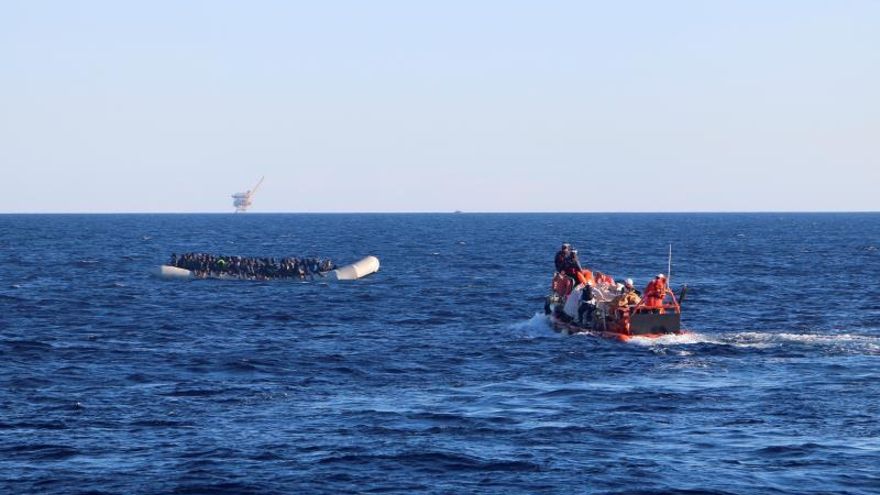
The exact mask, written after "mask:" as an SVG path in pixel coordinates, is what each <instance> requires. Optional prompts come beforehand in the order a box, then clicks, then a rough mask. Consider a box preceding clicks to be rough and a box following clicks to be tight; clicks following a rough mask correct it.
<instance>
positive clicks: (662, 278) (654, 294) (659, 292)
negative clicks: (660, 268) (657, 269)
mask: <svg viewBox="0 0 880 495" xmlns="http://www.w3.org/2000/svg"><path fill="white" fill-rule="evenodd" d="M668 291H669V288H668V287H667V286H666V275H663V274H662V273H660V274H657V276H656V277H654V279H653V280H651V281H650V282H648V285H647V287H645V307H646V308H649V309H653V310H654V312H655V313H656V312H658V311H659V312H660V313H662V312H663V299H664V298H665V297H666V293H667V292H668Z"/></svg>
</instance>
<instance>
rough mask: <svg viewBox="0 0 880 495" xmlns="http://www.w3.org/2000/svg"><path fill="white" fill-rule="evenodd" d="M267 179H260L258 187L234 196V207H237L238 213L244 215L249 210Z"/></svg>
mask: <svg viewBox="0 0 880 495" xmlns="http://www.w3.org/2000/svg"><path fill="white" fill-rule="evenodd" d="M265 178H266V177H265V176H263V177H260V181H259V182H257V185H256V186H254V188H253V189H250V190H248V191H245V192H240V193H235V194H233V195H232V206H234V207H235V212H236V213H244V212H246V211H247V209H248V208H250V206H251V205H252V204H253V203H254V199H253V198H254V194H256V193H257V189H259V188H260V184H262V183H263V179H265Z"/></svg>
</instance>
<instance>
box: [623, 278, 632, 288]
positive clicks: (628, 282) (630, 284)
mask: <svg viewBox="0 0 880 495" xmlns="http://www.w3.org/2000/svg"><path fill="white" fill-rule="evenodd" d="M624 285H626V286H627V287H632V285H633V279H631V278H628V279H626V280H625V281H624Z"/></svg>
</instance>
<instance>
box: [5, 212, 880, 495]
mask: <svg viewBox="0 0 880 495" xmlns="http://www.w3.org/2000/svg"><path fill="white" fill-rule="evenodd" d="M562 241H571V242H573V243H574V244H575V245H576V247H578V248H579V249H580V253H581V257H582V259H583V260H584V261H585V262H586V263H587V264H589V265H591V266H593V267H595V268H597V269H600V270H603V271H606V272H609V273H612V274H613V275H616V276H618V277H622V276H630V277H633V278H635V279H636V282H637V284H639V285H642V286H643V285H644V284H645V283H646V282H647V281H648V277H649V276H651V275H653V274H656V273H657V272H658V271H665V267H666V249H667V243H669V242H672V243H673V244H674V254H675V260H674V267H673V274H672V278H673V286H674V287H678V286H679V284H681V283H685V282H686V283H688V284H689V285H690V287H691V292H690V294H689V295H688V299H687V300H686V301H685V314H684V320H685V326H687V327H688V328H690V329H691V330H692V332H693V333H692V334H690V335H685V336H680V337H668V338H664V339H661V340H659V341H649V340H639V339H634V340H633V341H632V342H630V343H627V344H622V343H618V342H611V341H604V340H598V339H595V338H592V337H588V336H574V337H561V336H558V335H557V334H555V333H554V332H553V331H552V330H551V329H550V328H549V327H548V326H547V324H546V322H545V321H544V319H543V317H542V316H540V315H538V314H537V313H538V312H539V311H540V310H541V306H542V298H543V296H544V294H545V292H546V289H547V286H548V284H549V276H550V272H551V270H552V258H553V254H554V252H555V250H556V248H557V246H558V244H559V243H560V242H562ZM0 248H2V249H0V357H2V365H0V492H2V493H47V494H51V493H85V492H88V493H261V494H264V493H308V492H319V493H343V492H358V493H379V492H392V493H413V492H423V493H617V492H620V493H632V492H640V493H672V492H677V491H678V492H685V491H689V490H690V491H692V492H689V493H699V492H713V493H738V494H740V493H745V494H750V493H756V494H757V493H793V494H794V493H799V494H804V493H851V494H867V493H878V491H880V468H878V466H880V422H878V419H880V289H878V287H880V215H878V214H853V215H846V214H835V215H831V214H828V215H825V214H804V215H792V214H761V215H710V214H705V215H601V214H591V215H587V214H584V215H574V214H564V215H515V214H511V215H476V214H474V215H471V214H461V215H452V214H449V215H255V214H246V215H237V216H234V215H164V216H163V215H120V216H114V215H107V216H100V215H99V216H77V215H59V216H0ZM182 251H211V252H218V253H227V254H240V255H260V256H284V255H292V254H299V255H308V254H317V255H324V256H330V257H332V258H334V259H336V260H337V261H340V262H347V261H353V260H355V259H357V258H359V257H360V256H362V255H366V254H375V255H377V256H379V257H380V259H381V260H382V271H381V272H380V273H378V274H377V275H375V276H373V277H371V278H368V279H366V280H363V281H360V282H357V283H346V284H338V285H329V286H328V285H324V284H320V283H295V282H274V283H273V282H235V281H226V282H224V281H192V282H179V281H177V282H169V281H162V280H158V279H156V278H153V277H151V276H150V275H149V272H150V270H151V269H152V268H154V267H155V266H157V265H158V264H159V263H160V262H162V261H163V260H164V259H165V258H166V257H167V256H168V255H169V254H170V253H171V252H182Z"/></svg>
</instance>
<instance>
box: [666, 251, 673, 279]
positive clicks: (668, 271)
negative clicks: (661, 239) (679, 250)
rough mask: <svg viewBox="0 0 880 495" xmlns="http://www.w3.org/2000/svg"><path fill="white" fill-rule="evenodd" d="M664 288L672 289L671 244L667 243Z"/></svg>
mask: <svg viewBox="0 0 880 495" xmlns="http://www.w3.org/2000/svg"><path fill="white" fill-rule="evenodd" d="M666 287H672V243H671V242H670V243H669V260H668V261H667V264H666Z"/></svg>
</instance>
